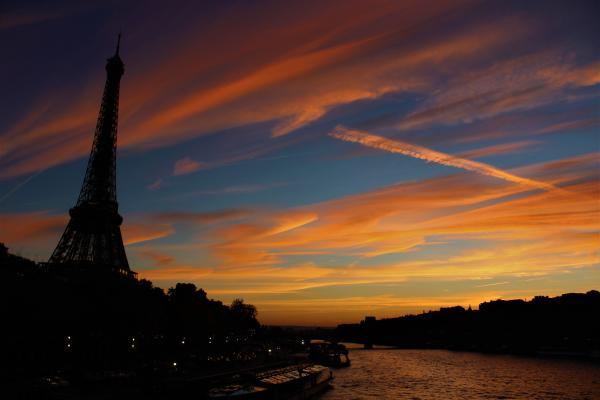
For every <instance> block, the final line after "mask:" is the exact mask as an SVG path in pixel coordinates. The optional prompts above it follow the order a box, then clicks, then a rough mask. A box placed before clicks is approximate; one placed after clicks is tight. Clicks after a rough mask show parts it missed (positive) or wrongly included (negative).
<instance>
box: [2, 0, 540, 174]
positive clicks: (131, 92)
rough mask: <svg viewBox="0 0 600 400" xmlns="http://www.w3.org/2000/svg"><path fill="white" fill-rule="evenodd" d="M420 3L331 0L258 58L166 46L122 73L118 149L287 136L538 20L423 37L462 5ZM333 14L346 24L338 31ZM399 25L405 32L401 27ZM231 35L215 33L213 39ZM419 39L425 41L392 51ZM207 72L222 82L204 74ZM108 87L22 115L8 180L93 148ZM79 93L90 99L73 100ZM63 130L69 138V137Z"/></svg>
mask: <svg viewBox="0 0 600 400" xmlns="http://www.w3.org/2000/svg"><path fill="white" fill-rule="evenodd" d="M416 4H417V3H415V6H414V7H412V8H411V7H408V6H406V5H403V6H399V4H397V3H394V2H390V3H385V4H382V5H381V7H379V6H378V7H367V6H365V5H364V4H360V2H358V3H356V4H352V5H350V4H349V5H348V9H347V10H344V12H343V13H342V14H343V15H348V16H350V15H351V16H352V18H344V17H343V15H340V14H339V13H340V10H339V8H337V9H336V7H333V6H332V8H331V12H330V13H328V12H325V9H326V8H327V7H325V8H324V9H323V10H322V11H323V12H322V13H321V12H319V17H317V18H314V19H308V20H307V19H303V18H301V15H300V17H299V18H298V19H294V21H295V22H294V23H295V24H296V25H292V26H290V27H289V29H290V30H284V31H283V32H277V30H276V28H274V27H273V28H272V30H269V29H268V27H265V29H264V30H261V31H260V32H257V33H255V34H254V33H253V35H256V37H255V40H253V41H252V43H251V44H249V45H250V46H251V48H256V51H254V52H253V54H256V56H254V57H246V58H243V57H242V58H236V59H235V60H231V57H232V55H231V54H229V55H228V54H227V52H224V51H223V50H222V49H221V48H219V46H218V43H215V44H214V46H209V44H204V45H202V51H201V52H199V51H198V49H197V48H196V47H197V46H198V44H196V43H195V42H193V41H186V42H185V43H187V44H188V47H186V46H184V45H183V44H182V45H179V46H175V47H174V48H173V49H169V54H170V55H171V57H165V58H161V60H163V62H164V65H162V64H151V65H150V66H149V67H147V68H146V69H145V70H144V69H142V70H141V71H140V72H139V73H138V75H136V76H134V77H130V78H127V76H126V77H125V78H124V79H125V80H124V87H123V93H122V100H123V101H122V107H121V118H120V121H121V124H120V134H119V145H120V146H121V148H126V147H130V146H135V147H136V148H137V149H140V148H147V147H156V146H163V145H166V144H172V143H176V142H180V141H183V140H186V139H189V138H192V137H196V136H198V135H202V134H207V133H210V132H215V131H219V130H223V129H227V128H232V127H239V126H243V125H247V124H253V123H257V122H264V121H277V122H278V124H277V125H276V126H275V127H274V129H273V131H272V135H273V136H274V137H278V136H282V135H285V134H288V133H290V132H293V131H295V130H297V129H299V128H301V127H303V126H306V125H307V124H309V123H311V122H314V121H316V120H318V119H321V118H323V116H325V115H326V114H327V113H328V112H329V111H330V110H331V109H333V108H334V107H336V106H339V105H343V104H347V103H351V102H355V101H358V100H365V99H374V98H377V97H380V96H382V95H383V94H386V93H390V92H404V91H410V92H415V91H428V90H430V89H431V88H432V86H433V85H435V81H436V80H435V77H434V76H433V75H432V73H431V69H430V66H431V65H433V64H439V63H448V64H449V65H454V64H456V63H460V62H466V63H468V62H470V61H471V60H478V59H480V58H482V57H485V56H486V54H491V53H492V52H493V50H494V49H495V48H496V47H497V46H502V45H505V44H506V43H509V42H511V41H512V40H515V39H516V38H518V37H520V36H522V35H523V34H524V33H525V32H527V30H528V29H531V27H532V24H531V23H529V22H527V21H521V20H518V19H509V20H503V21H499V22H498V23H495V24H489V23H486V24H485V25H481V26H470V27H468V28H465V29H463V30H461V31H457V32H456V33H455V34H453V35H446V36H445V37H444V38H443V39H439V38H438V39H437V40H431V39H427V40H424V39H423V38H422V37H421V36H422V35H423V32H424V31H427V28H428V27H431V25H432V22H431V21H432V20H433V19H435V17H438V16H441V15H444V13H446V12H447V11H449V10H452V9H457V8H461V7H464V4H462V3H452V4H451V3H447V2H434V3H433V4H432V7H427V8H423V7H421V6H416ZM433 5H435V6H433ZM334 9H335V11H334ZM357 10H360V12H356V11H357ZM346 13H347V14H346ZM332 18H334V19H335V20H336V21H337V20H338V19H339V22H340V23H339V24H336V25H335V26H332V24H331V21H332ZM375 22H377V23H375ZM399 25H402V26H404V28H403V29H400V30H399V29H398V26H399ZM507 25H508V26H511V29H509V30H507V28H506V26H507ZM241 28H242V27H240V29H241ZM211 29H217V27H213V28H211ZM236 29H237V27H236ZM236 32H237V31H236ZM238 33H239V32H238ZM222 34H223V32H221V31H219V32H214V35H212V37H220V36H223V35H222ZM240 34H241V33H240ZM263 35H266V36H264V37H263ZM275 38H278V39H277V40H275ZM279 38H281V39H279ZM284 39H286V40H284ZM413 39H414V40H416V42H415V43H417V42H418V40H421V41H422V43H420V45H419V46H411V45H407V46H391V47H390V45H393V44H395V43H405V42H407V43H412V41H413ZM417 39H418V40H417ZM290 41H291V43H293V45H291V46H290ZM182 43H183V42H182ZM171 53H172V54H171ZM206 54H214V55H215V57H216V58H215V59H212V56H211V57H206ZM261 55H263V56H261ZM264 55H268V56H264ZM208 59H211V61H210V62H209V61H207V60H208ZM234 61H235V62H234ZM126 63H127V60H126ZM230 64H231V65H235V66H236V70H235V72H232V71H229V70H227V69H226V70H223V65H230ZM222 70H223V71H222ZM217 71H218V72H221V74H218V73H216V72H217ZM203 73H206V74H211V76H215V79H212V80H210V81H203V80H201V79H199V77H200V76H202V74H203ZM357 76H360V77H361V79H357V78H356V77H357ZM127 79H130V80H131V81H127ZM127 82H130V83H129V84H127ZM189 82H198V83H189ZM127 85H130V86H127ZM100 86H101V83H100V82H91V83H90V85H89V87H86V89H85V91H83V93H80V94H78V95H75V94H73V93H69V96H68V99H69V104H73V103H75V104H77V105H76V106H75V107H73V106H71V107H70V108H65V110H66V111H62V112H61V111H58V112H57V111H56V110H48V111H46V112H45V111H43V110H44V109H45V108H44V107H47V106H42V107H40V109H39V110H38V111H36V112H32V113H31V114H30V116H27V117H25V119H29V120H30V123H24V122H23V121H20V122H19V121H18V122H17V123H15V125H14V126H18V127H20V129H19V131H20V132H19V133H18V135H16V134H15V135H13V134H10V135H9V136H7V137H8V138H9V140H8V144H7V143H1V144H0V148H4V147H6V149H5V150H3V151H5V152H7V154H8V153H10V154H11V155H12V154H14V156H11V158H10V159H3V160H2V162H1V163H2V172H1V173H0V177H10V176H16V175H20V174H23V173H28V172H32V171H36V170H39V169H42V168H46V167H49V166H53V165H57V164H59V163H62V162H65V161H68V160H71V159H74V158H77V157H81V156H84V155H85V154H87V152H88V151H89V145H90V142H91V132H93V123H94V120H95V115H96V113H97V104H96V101H90V99H98V98H99V97H100V94H99V89H98V88H99V87H100ZM53 96H56V94H55V93H53ZM78 97H81V101H77V100H75V101H73V99H76V98H78ZM51 111H52V112H51ZM57 115H58V116H57ZM86 132H87V133H86ZM15 133H16V132H15ZM65 134H69V135H71V136H70V137H69V140H68V141H67V140H66V138H67V136H66V135H65ZM42 137H44V140H37V139H40V138H42ZM141 145H144V146H141ZM191 161H193V160H191ZM186 165H191V164H190V163H187V164H186Z"/></svg>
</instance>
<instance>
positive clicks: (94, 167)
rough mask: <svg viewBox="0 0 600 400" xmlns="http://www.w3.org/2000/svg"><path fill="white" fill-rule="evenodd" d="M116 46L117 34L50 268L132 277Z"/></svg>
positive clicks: (120, 66)
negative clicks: (120, 184) (119, 161)
mask: <svg viewBox="0 0 600 400" xmlns="http://www.w3.org/2000/svg"><path fill="white" fill-rule="evenodd" d="M120 43H121V34H119V38H118V41H117V49H116V52H115V55H114V56H112V57H111V58H109V59H108V60H107V63H106V84H105V86H104V94H103V95H102V105H101V106H100V112H99V114H98V121H97V123H96V132H95V134H94V143H93V145H92V151H91V153H90V158H89V160H88V164H87V169H86V171H85V178H84V180H83V185H82V187H81V192H80V193H79V197H78V198H77V203H76V204H75V207H73V208H71V209H70V210H69V215H70V216H71V219H70V221H69V224H68V225H67V227H66V229H65V231H64V233H63V235H62V237H61V238H60V241H59V242H58V245H57V246H56V249H55V250H54V252H53V253H52V256H50V260H49V261H48V263H49V264H52V265H62V266H68V267H73V268H77V269H84V270H90V269H93V270H97V271H103V270H113V271H117V272H120V273H123V274H126V275H133V273H132V272H131V271H130V269H129V263H128V262H127V256H126V254H125V247H124V246H123V238H122V237H121V228H120V226H121V223H122V222H123V218H122V217H121V216H120V215H119V212H118V207H119V205H118V203H117V187H116V158H117V154H116V152H117V116H118V112H119V85H120V81H121V77H122V76H123V72H124V64H123V61H121V58H120V57H119V47H120Z"/></svg>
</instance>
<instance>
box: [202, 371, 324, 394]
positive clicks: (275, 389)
mask: <svg viewBox="0 0 600 400" xmlns="http://www.w3.org/2000/svg"><path fill="white" fill-rule="evenodd" d="M332 380H333V373H332V372H331V370H330V369H329V368H327V367H325V366H323V365H317V364H300V365H292V366H288V367H284V368H277V369H272V370H267V371H262V372H257V373H255V374H254V375H253V376H246V377H245V378H244V379H242V380H241V381H240V382H238V383H235V384H230V385H226V386H220V387H216V388H213V389H211V390H209V392H208V398H209V399H215V400H225V399H232V400H258V399H260V400H267V399H268V400H275V399H290V400H304V399H309V398H311V397H312V396H314V395H316V394H318V393H321V392H323V391H324V390H327V389H328V388H329V387H330V383H331V381H332Z"/></svg>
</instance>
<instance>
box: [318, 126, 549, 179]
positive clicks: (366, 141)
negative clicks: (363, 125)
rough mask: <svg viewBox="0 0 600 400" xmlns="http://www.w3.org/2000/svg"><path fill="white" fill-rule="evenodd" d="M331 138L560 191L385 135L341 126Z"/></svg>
mask: <svg viewBox="0 0 600 400" xmlns="http://www.w3.org/2000/svg"><path fill="white" fill-rule="evenodd" d="M329 135H330V136H331V137H334V138H336V139H340V140H344V141H346V142H353V143H359V144H361V145H363V146H367V147H370V148H374V149H379V150H384V151H388V152H390V153H397V154H403V155H405V156H409V157H414V158H418V159H421V160H425V161H427V162H433V163H437V164H441V165H447V166H450V167H456V168H461V169H464V170H467V171H472V172H476V173H478V174H481V175H486V176H492V177H494V178H498V179H502V180H504V181H507V182H513V183H518V184H520V185H526V186H530V187H533V188H536V189H544V190H557V188H556V187H555V186H553V185H551V184H549V183H545V182H540V181H536V180H533V179H528V178H523V177H520V176H517V175H513V174H511V173H509V172H507V171H504V170H501V169H499V168H496V167H493V166H491V165H489V164H484V163H482V162H478V161H473V160H468V159H466V158H461V157H457V156H453V155H451V154H446V153H442V152H439V151H436V150H432V149H428V148H426V147H423V146H418V145H414V144H410V143H406V142H402V141H399V140H392V139H388V138H385V137H383V136H377V135H373V134H371V133H367V132H362V131H357V130H350V129H346V128H344V127H341V126H338V127H337V128H336V129H335V130H334V131H333V132H331V133H330V134H329Z"/></svg>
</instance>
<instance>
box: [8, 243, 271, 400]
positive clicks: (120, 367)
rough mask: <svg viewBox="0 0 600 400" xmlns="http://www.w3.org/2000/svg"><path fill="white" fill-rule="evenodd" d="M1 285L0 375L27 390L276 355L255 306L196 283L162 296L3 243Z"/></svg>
mask: <svg viewBox="0 0 600 400" xmlns="http://www.w3.org/2000/svg"><path fill="white" fill-rule="evenodd" d="M0 281H1V282H2V290H1V291H0V318H1V321H2V329H1V331H0V365H1V368H2V371H1V374H2V375H1V376H2V378H1V379H2V380H4V381H5V382H7V383H8V384H11V385H16V386H19V387H18V388H21V389H22V388H24V387H26V388H27V389H28V390H29V389H31V390H33V388H34V387H35V386H36V385H41V386H44V385H46V384H47V385H49V386H61V384H62V383H63V379H66V378H68V381H69V382H74V381H75V382H77V381H82V382H83V381H85V382H86V385H87V386H88V387H90V388H91V387H92V386H93V385H92V384H91V382H97V383H98V385H102V386H106V385H107V381H110V380H111V379H112V378H114V379H113V380H119V379H121V380H126V379H127V378H128V377H129V376H133V375H135V376H136V379H137V380H140V379H141V380H145V382H144V383H143V386H145V387H147V388H152V387H154V386H155V385H156V384H159V383H161V382H164V380H165V379H167V378H169V377H173V376H180V375H182V374H187V373H198V374H204V373H207V372H211V373H215V372H219V371H223V370H225V369H227V368H235V367H240V366H246V367H248V366H251V365H258V364H264V362H265V361H268V359H269V358H273V355H272V354H270V353H272V351H271V352H269V349H268V348H266V347H265V345H264V344H263V343H264V342H265V341H264V340H262V338H260V337H259V335H260V332H259V331H260V330H259V327H260V325H259V323H258V321H257V319H256V314H257V311H256V308H255V307H254V306H252V305H249V304H245V303H244V302H243V300H241V299H238V300H235V301H233V303H232V304H231V305H230V306H226V305H224V304H222V303H221V302H220V301H215V300H211V299H208V297H207V294H206V292H204V291H203V290H202V289H198V288H196V286H195V285H193V284H191V283H178V284H177V285H176V286H175V287H173V288H170V289H169V290H168V291H166V292H165V291H163V289H161V288H157V287H154V286H153V285H152V283H151V282H150V281H148V280H144V279H142V280H137V279H135V278H134V277H133V276H132V275H127V274H120V273H115V272H112V271H110V270H102V271H91V270H89V269H85V270H82V271H76V270H74V269H72V268H69V270H68V271H61V270H59V269H57V267H56V266H54V267H50V266H47V265H43V264H36V263H34V262H32V261H30V260H27V259H25V258H21V257H18V256H14V255H11V254H9V253H8V252H7V251H6V247H4V246H3V245H2V244H0ZM42 378H43V379H44V380H45V381H43V382H42V381H40V379H42ZM4 388H6V386H4ZM42 389H43V388H42ZM42 389H40V390H42ZM90 390H92V389H90Z"/></svg>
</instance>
